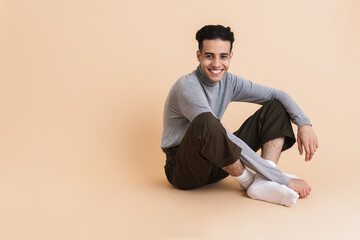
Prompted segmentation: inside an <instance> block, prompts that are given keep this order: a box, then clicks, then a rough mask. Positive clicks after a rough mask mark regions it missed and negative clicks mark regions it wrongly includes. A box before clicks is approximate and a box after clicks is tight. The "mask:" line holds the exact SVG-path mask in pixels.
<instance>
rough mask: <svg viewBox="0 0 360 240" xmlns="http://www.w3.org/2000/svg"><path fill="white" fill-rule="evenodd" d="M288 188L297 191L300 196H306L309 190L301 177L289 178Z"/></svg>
mask: <svg viewBox="0 0 360 240" xmlns="http://www.w3.org/2000/svg"><path fill="white" fill-rule="evenodd" d="M289 188H291V189H292V190H294V191H295V192H297V193H298V194H299V195H300V197H301V198H303V197H306V196H307V195H309V194H310V192H311V187H310V186H309V184H307V183H306V182H305V181H304V180H302V179H295V178H292V179H291V180H290V184H289Z"/></svg>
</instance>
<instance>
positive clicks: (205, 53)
mask: <svg viewBox="0 0 360 240" xmlns="http://www.w3.org/2000/svg"><path fill="white" fill-rule="evenodd" d="M205 54H210V55H215V54H214V53H212V52H205ZM220 55H229V53H220Z"/></svg>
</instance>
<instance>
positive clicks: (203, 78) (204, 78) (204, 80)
mask: <svg viewBox="0 0 360 240" xmlns="http://www.w3.org/2000/svg"><path fill="white" fill-rule="evenodd" d="M196 75H197V76H198V78H199V79H200V81H201V82H202V83H203V84H205V85H206V86H209V87H215V86H216V85H217V82H213V81H211V80H210V79H209V78H208V77H207V76H205V74H204V73H203V71H202V70H201V67H200V64H199V66H198V67H197V69H196Z"/></svg>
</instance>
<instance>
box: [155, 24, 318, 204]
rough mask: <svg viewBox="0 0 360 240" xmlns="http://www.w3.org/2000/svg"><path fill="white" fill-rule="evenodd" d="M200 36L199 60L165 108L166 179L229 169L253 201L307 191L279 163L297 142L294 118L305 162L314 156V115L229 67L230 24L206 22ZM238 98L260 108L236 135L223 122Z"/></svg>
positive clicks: (192, 184) (180, 181) (181, 182)
mask: <svg viewBox="0 0 360 240" xmlns="http://www.w3.org/2000/svg"><path fill="white" fill-rule="evenodd" d="M196 40H197V41H198V44H199V45H198V46H199V49H198V50H197V52H196V55H197V59H198V61H199V63H200V64H199V66H198V67H197V69H196V70H195V71H193V72H192V73H190V74H188V75H185V76H183V77H181V78H180V79H179V80H178V81H176V82H175V84H174V85H173V87H172V88H171V90H170V93H169V95H168V97H167V100H166V103H165V108H164V129H163V135H162V143H161V147H162V149H163V151H164V152H165V153H166V165H165V173H166V176H167V179H168V181H169V182H170V183H171V184H173V185H174V186H175V187H177V188H179V189H194V188H198V187H201V186H203V185H206V184H210V183H214V182H217V181H219V180H221V179H223V178H225V177H227V176H228V175H229V174H230V175H231V176H232V177H233V178H234V179H236V180H237V181H238V182H239V183H240V185H241V187H242V188H243V189H246V190H247V194H248V195H249V196H250V197H251V198H253V199H258V200H263V201H268V202H272V203H277V204H281V205H285V206H291V205H293V204H295V202H296V200H297V199H298V198H299V197H306V196H307V195H309V194H310V191H311V187H310V186H309V185H308V184H307V183H306V182H305V181H304V180H302V179H298V178H297V177H296V176H295V175H291V174H287V173H282V172H281V171H280V170H279V169H278V168H276V164H277V162H278V159H279V157H280V153H281V151H284V150H286V149H288V148H290V147H292V146H293V145H294V143H295V142H296V139H295V136H294V133H293V130H292V126H291V122H293V123H294V124H296V125H297V126H298V138H297V141H298V149H299V153H300V154H302V153H303V149H304V150H305V152H306V154H305V161H310V160H311V159H312V157H313V155H314V153H315V151H316V149H317V148H318V140H317V138H316V135H315V132H314V131H313V128H312V126H311V123H310V120H309V119H308V118H307V117H306V115H305V114H304V113H303V111H302V110H301V109H300V108H299V106H298V105H297V104H296V103H295V102H294V100H293V99H292V98H291V97H290V96H289V95H288V94H286V93H285V92H284V91H281V90H277V89H274V88H270V87H266V86H264V85H260V84H256V83H253V82H250V81H248V80H245V79H243V78H241V77H239V76H237V75H234V74H231V73H229V72H228V69H229V66H230V61H231V58H232V57H233V52H232V46H233V42H234V34H233V32H231V29H230V28H229V27H227V28H225V27H224V26H221V25H208V26H204V27H203V28H201V29H200V30H199V31H198V32H197V33H196ZM233 101H235V102H251V103H257V104H260V105H262V107H261V108H260V109H259V110H258V111H256V112H255V113H254V114H253V115H252V116H250V117H249V118H248V119H247V120H246V121H245V122H244V123H243V124H242V125H241V127H240V128H239V129H238V130H237V131H236V132H234V133H231V132H230V131H229V130H228V129H226V127H225V126H223V125H222V123H221V122H220V120H221V118H222V116H223V114H224V112H225V110H226V108H227V106H228V104H229V103H230V102H233ZM239 114H240V113H239ZM290 121H291V122H290ZM259 149H261V156H259V155H258V154H256V151H257V150H259ZM247 168H249V169H251V170H253V171H254V172H255V174H254V173H253V172H252V171H249V170H248V169H247Z"/></svg>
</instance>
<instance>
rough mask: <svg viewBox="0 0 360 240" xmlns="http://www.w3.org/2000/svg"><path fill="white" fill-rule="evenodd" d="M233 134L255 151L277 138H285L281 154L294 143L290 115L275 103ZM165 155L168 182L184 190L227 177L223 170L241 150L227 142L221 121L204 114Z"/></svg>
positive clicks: (266, 106)
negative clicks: (177, 144) (178, 143)
mask: <svg viewBox="0 0 360 240" xmlns="http://www.w3.org/2000/svg"><path fill="white" fill-rule="evenodd" d="M234 134H235V135H236V136H237V137H239V138H240V139H242V140H243V141H244V142H245V143H246V144H247V145H248V146H249V147H251V148H252V149H253V150H254V151H257V150H259V149H260V148H261V146H262V145H264V143H266V142H267V141H270V140H272V139H276V138H279V137H285V143H284V146H283V148H282V151H284V150H286V149H288V148H290V147H291V146H292V145H293V144H294V143H295V141H296V140H295V136H294V132H293V130H292V127H291V123H290V117H289V114H288V113H287V112H286V111H285V109H284V107H283V106H282V105H281V103H279V102H278V101H276V100H274V101H271V102H268V103H266V104H264V105H263V106H262V107H261V108H260V109H259V110H258V111H256V112H255V113H254V115H252V116H251V117H250V118H248V119H247V120H246V121H245V122H244V123H243V124H242V126H241V127H240V128H239V130H237V131H236V132H235V133H234ZM165 153H166V165H165V174H166V177H167V179H168V181H169V182H170V183H171V184H173V185H174V186H175V187H177V188H179V189H184V190H185V189H193V188H197V187H201V186H203V185H205V184H209V183H213V182H216V181H219V180H221V179H223V178H225V177H227V176H228V175H229V174H228V173H227V172H225V171H224V170H223V169H222V168H223V167H225V166H228V165H230V164H233V163H234V162H236V161H237V160H238V159H239V156H240V153H241V149H240V147H238V146H237V145H236V144H235V143H233V142H232V141H230V139H229V138H228V137H227V134H226V131H225V129H224V127H223V125H222V124H221V123H220V121H219V120H218V119H217V118H216V117H215V116H214V115H213V114H212V113H210V112H206V113H202V114H199V115H198V116H197V117H196V118H195V119H194V120H193V121H192V122H191V123H190V125H189V127H188V129H187V131H186V133H185V135H184V138H183V139H182V141H181V143H180V145H179V146H177V147H173V148H168V149H166V150H165Z"/></svg>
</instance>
